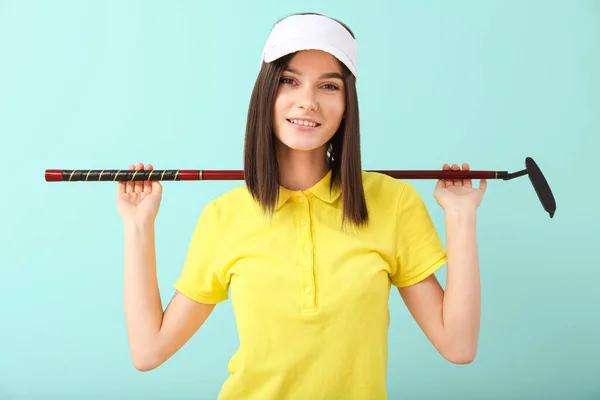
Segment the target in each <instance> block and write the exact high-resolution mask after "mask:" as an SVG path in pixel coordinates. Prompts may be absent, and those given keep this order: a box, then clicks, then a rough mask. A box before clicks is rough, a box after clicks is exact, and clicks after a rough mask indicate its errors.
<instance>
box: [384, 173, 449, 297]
mask: <svg viewBox="0 0 600 400" xmlns="http://www.w3.org/2000/svg"><path fill="white" fill-rule="evenodd" d="M396 227H397V231H396V238H395V241H396V243H395V244H396V253H395V257H396V269H395V271H393V272H394V273H393V275H392V277H391V280H392V284H393V285H395V286H398V287H405V286H410V285H413V284H415V283H418V282H420V281H422V280H423V279H425V278H427V277H428V276H429V275H431V274H432V273H434V272H435V271H436V270H437V269H438V268H440V267H441V266H442V265H444V264H445V263H447V261H448V259H447V253H446V250H445V248H444V245H443V244H442V241H441V239H440V237H439V234H438V232H437V230H436V228H435V226H434V224H433V221H432V219H431V216H430V215H429V212H428V211H427V208H426V206H425V203H424V202H423V199H422V198H421V196H419V193H418V192H417V191H416V190H415V188H414V187H413V186H412V185H410V184H409V183H405V186H404V188H403V189H402V193H401V195H400V197H399V200H398V208H397V214H396Z"/></svg>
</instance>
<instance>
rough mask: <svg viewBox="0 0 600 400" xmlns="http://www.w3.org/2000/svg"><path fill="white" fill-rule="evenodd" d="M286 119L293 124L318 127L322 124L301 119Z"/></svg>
mask: <svg viewBox="0 0 600 400" xmlns="http://www.w3.org/2000/svg"><path fill="white" fill-rule="evenodd" d="M286 120H287V122H289V123H291V124H292V125H298V126H305V127H308V128H317V127H319V126H321V124H319V123H316V122H310V121H305V120H301V119H286Z"/></svg>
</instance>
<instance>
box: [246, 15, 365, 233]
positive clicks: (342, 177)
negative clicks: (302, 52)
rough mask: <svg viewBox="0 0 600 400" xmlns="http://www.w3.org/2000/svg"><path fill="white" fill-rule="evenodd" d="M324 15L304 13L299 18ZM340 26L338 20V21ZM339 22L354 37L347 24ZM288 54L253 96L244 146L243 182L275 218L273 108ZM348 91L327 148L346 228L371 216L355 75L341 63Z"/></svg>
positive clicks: (269, 67) (266, 66)
mask: <svg viewBox="0 0 600 400" xmlns="http://www.w3.org/2000/svg"><path fill="white" fill-rule="evenodd" d="M306 14H313V15H320V14H314V13H302V14H295V15H306ZM336 21H337V20H336ZM337 22H339V23H340V24H341V25H342V26H344V28H346V29H347V30H348V32H350V34H351V35H352V37H354V33H353V32H352V31H351V30H350V29H349V28H348V27H347V26H346V25H345V24H343V23H342V22H340V21H337ZM294 55H295V53H294V54H289V55H287V56H284V57H281V58H279V59H278V60H275V61H273V62H271V63H264V62H263V64H262V66H261V69H260V71H259V73H258V77H257V79H256V82H255V84H254V88H253V90H252V95H251V97H250V105H249V108H248V117H247V122H246V136H245V144H244V179H245V181H246V186H247V188H248V190H249V191H250V193H251V195H252V197H253V198H254V199H255V200H256V201H257V202H259V203H260V205H261V207H262V209H263V211H265V212H266V213H267V214H272V213H273V211H274V210H275V206H276V204H277V201H278V195H279V166H278V162H277V153H276V152H277V147H276V140H277V139H276V137H275V134H274V131H273V106H274V102H275V95H276V93H277V89H278V86H279V80H280V78H281V74H282V73H283V71H284V70H285V68H286V66H287V64H288V62H289V61H290V59H291V58H292V57H293V56H294ZM340 66H341V68H342V71H343V73H342V75H343V77H344V86H345V88H346V90H345V93H346V95H345V96H346V98H345V101H346V110H345V117H344V118H343V119H342V122H341V123H340V126H339V128H338V130H337V131H336V133H335V134H334V135H333V137H332V138H331V139H330V140H329V142H328V143H327V163H328V166H329V168H330V169H331V186H330V189H332V188H333V186H334V185H336V186H337V187H340V186H341V196H342V207H343V213H342V223H344V222H348V221H349V222H350V223H352V224H354V225H355V226H360V225H366V224H367V222H368V211H367V204H366V200H365V194H364V189H363V184H362V165H361V154H360V124H359V110H358V95H357V92H356V79H355V76H354V75H353V74H352V73H351V72H350V70H348V68H347V67H346V66H345V65H344V64H343V63H341V62H340Z"/></svg>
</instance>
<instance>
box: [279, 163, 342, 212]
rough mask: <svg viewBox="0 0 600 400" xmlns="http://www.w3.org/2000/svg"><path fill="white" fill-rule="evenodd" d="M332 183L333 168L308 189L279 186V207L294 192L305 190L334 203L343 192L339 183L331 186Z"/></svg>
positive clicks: (322, 199) (304, 191)
mask: <svg viewBox="0 0 600 400" xmlns="http://www.w3.org/2000/svg"><path fill="white" fill-rule="evenodd" d="M330 184H331V170H329V171H328V172H327V174H326V175H325V176H324V177H323V178H321V180H319V181H318V182H317V183H315V184H314V185H313V186H312V187H310V188H308V189H306V190H302V191H299V190H290V189H286V188H284V187H283V186H281V185H280V186H279V198H278V200H277V208H280V207H281V206H283V205H284V204H285V203H286V202H287V201H288V200H289V199H290V197H292V195H294V193H298V192H303V193H307V192H308V193H310V194H312V195H313V196H315V197H317V198H318V199H320V200H321V201H324V202H326V203H329V204H331V203H333V202H334V201H336V200H337V199H338V197H339V196H340V194H341V189H340V187H339V186H338V185H334V186H333V187H332V188H330Z"/></svg>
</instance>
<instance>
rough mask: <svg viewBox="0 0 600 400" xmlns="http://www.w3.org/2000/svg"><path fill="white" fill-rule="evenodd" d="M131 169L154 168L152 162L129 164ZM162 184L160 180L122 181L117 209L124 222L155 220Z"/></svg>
mask: <svg viewBox="0 0 600 400" xmlns="http://www.w3.org/2000/svg"><path fill="white" fill-rule="evenodd" d="M129 169H130V170H134V169H138V170H142V169H146V170H152V169H153V167H152V164H148V165H146V167H144V165H143V164H142V163H138V164H137V166H136V167H134V166H133V165H129ZM161 199H162V185H161V184H160V182H158V181H120V182H119V187H118V193H117V210H118V211H119V214H120V215H121V218H122V219H123V221H124V222H154V219H155V218H156V215H157V214H158V209H159V206H160V201H161Z"/></svg>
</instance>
